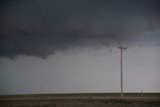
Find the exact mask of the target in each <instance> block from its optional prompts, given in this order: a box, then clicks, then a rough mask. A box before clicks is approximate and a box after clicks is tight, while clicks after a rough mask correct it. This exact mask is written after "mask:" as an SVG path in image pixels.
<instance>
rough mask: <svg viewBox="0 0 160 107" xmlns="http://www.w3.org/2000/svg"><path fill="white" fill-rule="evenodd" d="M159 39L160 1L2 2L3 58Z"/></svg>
mask: <svg viewBox="0 0 160 107" xmlns="http://www.w3.org/2000/svg"><path fill="white" fill-rule="evenodd" d="M159 42H160V2H159V0H26V1H25V0H15V1H11V0H8V1H7V0H6V1H3V2H2V1H1V8H0V57H10V58H14V57H15V56H17V55H31V56H39V57H42V58H45V57H47V56H49V55H51V54H54V53H55V52H56V51H64V50H67V49H72V48H76V47H85V46H94V45H103V46H107V47H108V46H113V45H115V44H116V45H119V44H126V45H130V44H139V43H140V44H141V45H142V44H145V45H146V44H147V45H158V46H159Z"/></svg>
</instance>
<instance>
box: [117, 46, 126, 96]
mask: <svg viewBox="0 0 160 107" xmlns="http://www.w3.org/2000/svg"><path fill="white" fill-rule="evenodd" d="M118 49H120V51H121V54H120V57H121V58H120V75H121V97H123V50H124V49H127V48H125V47H122V46H120V47H118Z"/></svg>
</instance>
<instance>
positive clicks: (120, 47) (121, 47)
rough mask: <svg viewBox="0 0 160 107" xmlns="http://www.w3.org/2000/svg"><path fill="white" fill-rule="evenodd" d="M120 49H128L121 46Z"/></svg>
mask: <svg viewBox="0 0 160 107" xmlns="http://www.w3.org/2000/svg"><path fill="white" fill-rule="evenodd" d="M118 49H127V48H126V47H123V46H119V47H118Z"/></svg>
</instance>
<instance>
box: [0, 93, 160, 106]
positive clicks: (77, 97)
mask: <svg viewBox="0 0 160 107" xmlns="http://www.w3.org/2000/svg"><path fill="white" fill-rule="evenodd" d="M0 107H160V93H144V94H143V95H141V94H140V93H125V94H124V98H121V97H120V93H67V94H28V95H1V96H0Z"/></svg>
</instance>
